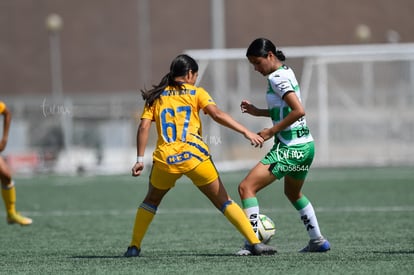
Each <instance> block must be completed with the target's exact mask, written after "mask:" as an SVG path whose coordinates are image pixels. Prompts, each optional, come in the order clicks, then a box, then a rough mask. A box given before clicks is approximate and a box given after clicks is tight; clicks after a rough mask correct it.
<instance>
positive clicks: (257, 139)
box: [244, 131, 264, 148]
mask: <svg viewBox="0 0 414 275" xmlns="http://www.w3.org/2000/svg"><path fill="white" fill-rule="evenodd" d="M244 136H245V137H246V138H247V139H248V140H250V144H251V145H253V146H254V147H258V146H259V147H260V148H262V146H263V142H264V139H263V138H262V137H261V136H259V135H258V134H255V133H253V132H250V131H248V132H247V133H245V135H244Z"/></svg>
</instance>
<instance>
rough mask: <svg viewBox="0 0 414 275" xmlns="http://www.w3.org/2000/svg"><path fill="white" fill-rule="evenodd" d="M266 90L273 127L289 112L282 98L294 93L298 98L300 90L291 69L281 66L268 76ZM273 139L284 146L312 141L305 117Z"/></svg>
mask: <svg viewBox="0 0 414 275" xmlns="http://www.w3.org/2000/svg"><path fill="white" fill-rule="evenodd" d="M267 80H268V84H269V86H268V90H267V94H266V100H267V106H268V109H269V112H270V117H271V119H272V121H273V125H275V124H277V123H279V122H280V121H281V120H283V119H284V118H285V117H286V116H287V115H288V114H289V112H290V111H291V109H290V107H289V106H288V105H287V104H286V102H285V101H284V100H283V96H284V95H285V94H286V93H287V92H289V91H294V92H295V93H296V95H297V97H298V98H299V100H301V98H300V88H299V84H298V81H297V80H296V76H295V74H294V72H293V71H292V69H290V68H289V67H287V66H286V65H283V66H281V67H279V68H278V69H277V70H276V71H274V72H273V73H271V74H269V76H268V77H267ZM275 138H278V139H279V140H280V141H281V142H283V143H284V144H286V145H294V144H303V143H307V142H310V141H313V138H312V135H311V133H310V131H309V128H308V126H307V125H306V119H305V117H301V118H300V119H298V120H297V121H295V122H294V123H293V124H291V125H290V126H289V127H287V128H286V129H284V130H283V131H281V132H279V133H277V135H276V136H275Z"/></svg>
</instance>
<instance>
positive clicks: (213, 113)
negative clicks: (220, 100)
mask: <svg viewBox="0 0 414 275" xmlns="http://www.w3.org/2000/svg"><path fill="white" fill-rule="evenodd" d="M204 112H206V113H207V114H208V115H209V116H210V117H211V118H212V119H214V121H216V122H217V123H219V124H221V125H223V126H226V127H228V128H230V129H232V130H234V131H236V132H239V133H241V134H243V135H244V137H245V138H246V139H248V140H250V143H251V144H252V145H254V146H256V147H257V146H260V147H262V145H263V142H264V139H263V138H262V137H261V136H259V135H258V134H256V133H253V132H251V131H250V130H248V129H247V128H246V127H244V126H243V125H241V124H240V123H238V122H237V121H236V120H234V119H233V118H232V117H231V116H230V115H229V114H227V113H226V112H223V111H222V110H220V109H219V108H218V107H217V106H216V105H214V104H210V105H207V106H206V107H205V108H204Z"/></svg>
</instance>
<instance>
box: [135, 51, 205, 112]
mask: <svg viewBox="0 0 414 275" xmlns="http://www.w3.org/2000/svg"><path fill="white" fill-rule="evenodd" d="M189 71H192V72H193V73H196V72H198V64H197V62H196V61H195V60H194V59H193V58H191V57H190V56H188V55H186V54H181V55H179V56H177V57H176V58H174V60H173V61H172V62H171V66H170V72H169V73H167V74H166V75H165V76H164V77H163V78H162V79H161V81H160V83H159V84H158V85H153V86H152V89H150V90H146V89H143V90H141V94H142V98H143V99H144V100H145V104H147V105H148V106H152V104H153V103H154V101H155V100H156V99H158V98H159V97H160V96H161V94H162V93H163V91H164V90H165V88H166V87H167V86H170V87H173V88H174V89H177V90H180V89H182V86H183V83H181V82H178V81H176V80H175V78H176V77H180V76H185V75H186V74H187V73H188V72H189Z"/></svg>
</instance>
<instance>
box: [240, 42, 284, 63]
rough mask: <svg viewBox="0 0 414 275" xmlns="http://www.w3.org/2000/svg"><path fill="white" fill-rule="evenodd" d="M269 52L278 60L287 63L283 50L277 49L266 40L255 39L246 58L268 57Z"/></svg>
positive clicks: (248, 49)
mask: <svg viewBox="0 0 414 275" xmlns="http://www.w3.org/2000/svg"><path fill="white" fill-rule="evenodd" d="M269 52H272V53H273V54H274V55H275V56H276V57H277V59H279V60H280V61H285V60H286V57H285V55H284V54H283V52H282V51H281V50H278V49H276V46H275V45H274V44H273V43H272V41H270V40H269V39H266V38H257V39H255V40H254V41H253V42H252V43H251V44H250V46H249V47H248V48H247V52H246V56H247V57H249V56H255V57H267V55H268V54H269Z"/></svg>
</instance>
